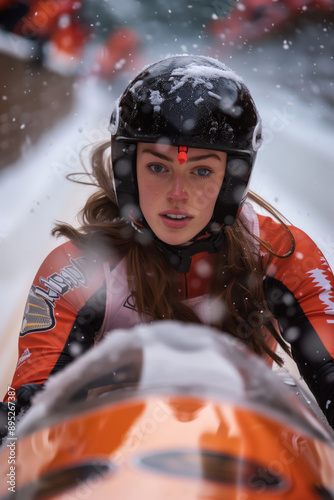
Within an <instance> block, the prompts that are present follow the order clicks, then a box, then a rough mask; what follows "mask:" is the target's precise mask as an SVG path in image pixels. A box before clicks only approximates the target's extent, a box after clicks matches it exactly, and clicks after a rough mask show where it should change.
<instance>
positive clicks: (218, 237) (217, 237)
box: [154, 229, 224, 273]
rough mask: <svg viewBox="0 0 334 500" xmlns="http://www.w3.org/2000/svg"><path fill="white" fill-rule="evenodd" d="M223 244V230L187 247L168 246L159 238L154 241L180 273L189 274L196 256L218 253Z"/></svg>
mask: <svg viewBox="0 0 334 500" xmlns="http://www.w3.org/2000/svg"><path fill="white" fill-rule="evenodd" d="M223 242H224V231H223V229H222V230H220V231H218V232H216V233H211V234H210V235H209V236H208V237H207V238H205V239H203V240H200V241H194V242H191V243H190V244H189V245H187V246H174V245H168V244H167V243H164V242H163V241H161V240H159V239H157V238H155V239H154V243H155V245H156V246H157V247H158V248H159V250H160V251H161V252H162V254H163V255H164V257H165V258H166V260H167V261H168V262H169V264H170V265H171V266H172V267H173V268H174V269H175V271H176V272H178V273H187V272H189V269H190V266H191V259H192V257H193V256H194V255H196V254H198V253H201V252H207V253H216V252H218V250H220V248H221V247H222V245H223Z"/></svg>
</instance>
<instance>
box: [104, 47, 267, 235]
mask: <svg viewBox="0 0 334 500" xmlns="http://www.w3.org/2000/svg"><path fill="white" fill-rule="evenodd" d="M109 130H110V132H111V135H112V164H113V172H114V183H115V192H116V197H117V202H118V205H119V207H120V211H121V214H122V216H124V217H126V218H130V219H132V220H134V221H135V222H136V225H137V226H138V225H139V226H140V225H144V226H145V221H144V218H143V215H142V213H141V211H140V207H139V195H138V187H137V176H136V154H137V143H138V142H150V143H156V142H161V143H165V144H169V145H173V146H186V147H194V148H203V149H214V150H217V151H224V152H226V153H227V165H226V173H225V178H224V181H223V184H222V186H221V190H220V192H219V195H218V198H217V202H216V205H215V209H214V213H213V217H212V221H211V222H210V227H211V228H215V229H216V230H217V227H219V228H221V227H222V226H224V225H231V224H233V222H234V220H235V218H236V217H237V214H238V212H239V209H240V207H241V204H242V202H243V200H244V199H245V197H246V194H247V188H248V184H249V180H250V174H251V171H252V167H253V163H254V160H255V157H256V152H257V150H258V148H259V147H260V145H261V141H262V139H261V121H260V118H259V115H258V113H257V110H256V107H255V104H254V102H253V99H252V97H251V95H250V92H249V90H248V88H247V87H246V86H245V84H244V83H243V82H242V80H241V78H240V77H238V76H237V75H236V74H235V73H234V72H233V71H232V70H230V69H229V68H228V67H227V66H225V64H223V63H221V62H219V61H218V60H216V59H212V58H210V57H206V56H191V55H176V56H171V57H168V58H166V59H163V60H161V61H158V62H156V63H154V64H151V65H149V66H147V67H146V68H144V69H143V71H142V72H141V73H139V75H138V76H137V77H136V78H135V79H134V80H133V81H132V82H131V83H130V84H129V85H128V87H127V88H126V90H125V91H124V93H123V94H122V95H121V97H120V98H119V100H118V102H117V105H116V107H115V109H114V111H113V113H112V115H111V120H110V127H109ZM204 229H205V230H206V231H207V230H208V229H209V228H204Z"/></svg>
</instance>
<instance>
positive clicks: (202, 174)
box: [194, 167, 211, 177]
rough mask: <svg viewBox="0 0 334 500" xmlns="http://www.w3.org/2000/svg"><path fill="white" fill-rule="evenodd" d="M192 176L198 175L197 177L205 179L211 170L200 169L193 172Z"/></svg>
mask: <svg viewBox="0 0 334 500" xmlns="http://www.w3.org/2000/svg"><path fill="white" fill-rule="evenodd" d="M194 174H196V175H198V176H199V177H207V176H208V175H209V174H211V170H209V169H208V168H204V167H202V168H198V169H197V170H195V172H194Z"/></svg>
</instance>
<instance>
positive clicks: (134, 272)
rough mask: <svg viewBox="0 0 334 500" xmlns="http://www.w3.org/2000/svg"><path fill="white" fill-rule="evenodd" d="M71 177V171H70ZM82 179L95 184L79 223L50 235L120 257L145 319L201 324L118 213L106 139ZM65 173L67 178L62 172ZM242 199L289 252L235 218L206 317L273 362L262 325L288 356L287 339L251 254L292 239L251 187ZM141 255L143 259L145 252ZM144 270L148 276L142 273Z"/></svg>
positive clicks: (156, 256)
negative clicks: (278, 230) (265, 216)
mask: <svg viewBox="0 0 334 500" xmlns="http://www.w3.org/2000/svg"><path fill="white" fill-rule="evenodd" d="M73 175H77V174H73ZM85 175H87V176H88V178H89V180H88V181H87V182H83V181H82V180H78V179H75V178H73V176H72V180H75V181H76V182H80V183H84V184H90V185H95V186H96V188H97V189H96V191H95V192H94V193H93V194H92V195H91V196H90V197H89V198H88V200H87V202H86V203H85V206H84V207H83V209H82V211H81V214H80V215H81V226H80V227H79V228H77V229H76V228H74V227H73V226H71V225H69V224H64V223H58V224H57V225H56V226H55V228H54V229H53V231H52V234H53V235H57V236H58V235H62V236H65V237H67V238H68V239H70V240H71V241H72V242H73V243H74V244H75V245H76V246H78V247H81V248H87V247H91V246H94V248H97V247H98V248H100V250H101V252H103V256H104V258H109V257H110V258H112V259H118V260H120V259H121V258H123V257H126V262H127V279H128V286H129V293H132V294H133V296H134V298H135V302H136V308H137V310H138V313H139V315H140V316H141V317H142V318H143V321H144V318H145V317H147V312H148V311H149V313H150V317H151V319H153V320H161V319H171V320H180V321H185V322H193V323H201V320H200V319H199V317H198V316H197V314H196V313H195V312H194V311H193V309H191V308H190V307H189V306H187V305H186V304H184V302H183V301H182V298H181V297H180V296H179V295H178V293H177V289H178V287H177V283H178V274H177V273H176V271H174V270H173V269H172V267H171V268H170V269H168V272H166V266H167V265H168V264H167V262H166V260H165V258H164V256H163V255H162V253H161V252H160V250H158V249H157V248H156V246H155V244H154V243H153V242H152V241H150V242H148V243H147V244H145V245H143V244H142V242H140V241H139V239H138V233H137V232H136V231H135V229H134V228H133V227H132V226H131V225H130V224H128V223H127V222H126V221H125V220H124V219H122V218H121V217H120V213H119V209H118V206H117V203H116V197H115V192H114V188H113V178H112V168H111V161H110V143H109V142H103V143H100V144H98V145H97V146H95V147H94V148H93V149H92V151H91V154H90V168H89V169H88V168H85ZM70 178H71V176H70ZM248 198H249V199H250V200H251V201H253V202H255V203H256V204H258V205H259V206H260V207H262V208H264V209H265V210H266V211H267V212H269V213H270V214H271V215H272V216H273V217H275V218H276V219H277V220H278V221H279V222H280V223H281V224H282V225H283V226H284V228H285V230H286V232H287V235H288V236H289V238H290V239H291V249H290V251H289V252H288V253H287V254H285V255H284V256H283V255H277V254H276V253H275V252H274V250H273V249H272V248H271V246H270V245H269V243H268V242H265V241H263V240H262V239H260V238H259V237H257V236H256V235H252V234H251V233H250V232H249V229H248V228H247V226H246V225H245V223H244V222H243V220H242V218H241V217H238V218H237V219H236V220H235V222H234V224H233V225H232V226H227V227H226V228H225V238H224V244H223V246H222V248H221V249H220V251H219V252H218V253H217V258H216V261H215V272H214V273H213V279H212V284H211V292H210V295H211V301H212V302H213V303H214V302H216V304H218V307H221V308H222V310H223V311H224V313H223V314H218V315H215V314H214V315H213V319H212V323H211V326H213V327H215V328H216V329H219V330H221V331H224V332H228V333H230V334H232V335H233V336H235V337H237V338H238V339H241V340H242V341H243V342H244V343H245V344H247V345H248V347H249V348H250V349H251V350H252V351H253V352H255V353H257V354H258V355H260V356H265V355H267V356H269V357H270V358H272V360H274V361H275V362H276V363H278V364H279V365H281V364H282V363H283V361H282V358H281V357H280V356H279V355H278V354H277V353H276V352H274V351H273V350H272V349H271V347H269V345H268V342H267V341H266V338H265V336H264V333H263V332H264V330H267V332H268V331H269V333H270V334H271V335H272V336H273V337H274V339H275V340H276V342H277V343H278V344H279V345H280V346H281V347H282V349H283V350H284V351H285V352H286V353H288V354H290V351H289V348H288V346H287V344H286V343H285V342H284V341H283V339H282V338H281V336H280V335H279V333H278V332H277V330H276V329H275V327H274V321H273V316H272V314H271V312H270V311H269V308H268V307H267V305H266V300H265V296H264V290H263V277H264V273H265V269H263V268H262V266H261V263H260V259H259V245H261V246H262V247H263V248H264V249H265V250H266V251H267V253H268V254H269V262H270V260H271V258H272V257H273V256H276V257H281V258H285V257H288V256H290V255H291V254H292V253H293V251H294V246H295V242H294V238H293V235H292V233H291V231H290V230H289V228H288V226H287V223H288V221H286V219H284V217H283V216H282V215H281V214H280V213H279V212H278V211H277V210H276V209H275V208H274V207H272V206H271V205H270V204H269V203H267V202H266V201H265V200H263V199H262V198H261V197H260V196H258V195H256V194H255V193H253V192H249V193H248ZM148 255H149V258H147V256H148ZM148 276H149V279H147V277H148Z"/></svg>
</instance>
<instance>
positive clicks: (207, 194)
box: [194, 182, 220, 211]
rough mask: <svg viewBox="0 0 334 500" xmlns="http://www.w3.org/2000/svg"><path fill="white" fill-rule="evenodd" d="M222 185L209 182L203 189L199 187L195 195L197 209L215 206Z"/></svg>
mask: <svg viewBox="0 0 334 500" xmlns="http://www.w3.org/2000/svg"><path fill="white" fill-rule="evenodd" d="M219 190H220V185H218V184H217V183H215V182H208V183H206V184H205V186H204V187H203V188H201V189H197V190H196V192H195V196H194V206H195V208H196V209H198V210H201V209H203V208H212V211H213V208H214V206H215V204H216V200H217V196H218V193H219Z"/></svg>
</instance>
